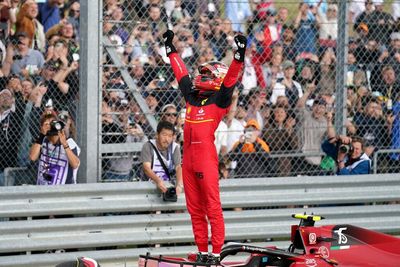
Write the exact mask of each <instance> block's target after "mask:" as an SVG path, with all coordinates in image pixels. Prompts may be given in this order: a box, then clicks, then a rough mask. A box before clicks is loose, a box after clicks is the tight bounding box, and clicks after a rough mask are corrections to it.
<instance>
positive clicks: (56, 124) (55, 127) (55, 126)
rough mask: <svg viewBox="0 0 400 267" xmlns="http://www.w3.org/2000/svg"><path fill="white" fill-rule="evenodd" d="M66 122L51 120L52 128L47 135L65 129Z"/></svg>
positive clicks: (52, 134) (55, 133)
mask: <svg viewBox="0 0 400 267" xmlns="http://www.w3.org/2000/svg"><path fill="white" fill-rule="evenodd" d="M64 126H65V123H64V122H63V121H52V122H50V130H49V131H48V132H47V134H46V135H47V136H54V135H57V134H58V132H59V131H61V130H62V129H64Z"/></svg>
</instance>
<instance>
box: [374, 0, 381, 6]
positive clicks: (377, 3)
mask: <svg viewBox="0 0 400 267" xmlns="http://www.w3.org/2000/svg"><path fill="white" fill-rule="evenodd" d="M383 2H384V1H383V0H372V3H373V4H374V5H383Z"/></svg>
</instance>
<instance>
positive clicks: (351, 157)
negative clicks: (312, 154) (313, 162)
mask: <svg viewBox="0 0 400 267" xmlns="http://www.w3.org/2000/svg"><path fill="white" fill-rule="evenodd" d="M327 126H328V139H327V140H325V141H324V142H323V143H322V150H323V151H324V152H325V153H326V154H327V155H328V156H330V157H332V158H333V159H336V164H337V174H338V175H355V174H369V173H370V171H371V159H370V158H369V157H368V155H367V154H365V153H364V142H363V139H362V138H360V137H352V138H351V137H348V136H343V135H338V136H336V134H335V130H334V128H333V124H332V113H331V112H329V114H328V115H327Z"/></svg>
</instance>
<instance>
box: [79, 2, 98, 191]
mask: <svg viewBox="0 0 400 267" xmlns="http://www.w3.org/2000/svg"><path fill="white" fill-rule="evenodd" d="M100 2H101V1H89V0H85V1H82V2H81V22H80V32H81V38H80V51H81V60H80V77H81V82H80V88H79V90H80V109H79V117H80V119H81V120H80V123H79V125H78V127H79V131H78V132H79V144H80V146H81V155H80V160H81V165H80V171H79V176H78V181H79V182H81V183H82V182H86V183H95V182H97V176H98V174H99V173H98V169H99V167H98V165H99V160H98V158H99V153H98V151H99V140H100V138H99V136H100V131H99V101H100V100H99V99H100V93H101V91H100V90H99V88H101V86H100V78H99V77H100V76H99V72H100V69H99V55H100V38H99V27H100V25H99V23H98V22H99V20H100V17H101V16H100V11H101V9H100Z"/></svg>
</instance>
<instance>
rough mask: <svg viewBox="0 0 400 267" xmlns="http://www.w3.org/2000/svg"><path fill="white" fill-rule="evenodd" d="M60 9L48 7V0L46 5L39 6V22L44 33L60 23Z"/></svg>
mask: <svg viewBox="0 0 400 267" xmlns="http://www.w3.org/2000/svg"><path fill="white" fill-rule="evenodd" d="M60 19H61V17H60V9H59V8H58V6H57V5H55V6H50V5H49V3H48V0H47V1H46V3H40V4H39V20H40V23H42V25H43V28H44V32H47V31H48V30H49V29H50V28H51V27H53V26H54V25H56V24H58V23H59V22H60Z"/></svg>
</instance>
